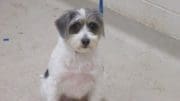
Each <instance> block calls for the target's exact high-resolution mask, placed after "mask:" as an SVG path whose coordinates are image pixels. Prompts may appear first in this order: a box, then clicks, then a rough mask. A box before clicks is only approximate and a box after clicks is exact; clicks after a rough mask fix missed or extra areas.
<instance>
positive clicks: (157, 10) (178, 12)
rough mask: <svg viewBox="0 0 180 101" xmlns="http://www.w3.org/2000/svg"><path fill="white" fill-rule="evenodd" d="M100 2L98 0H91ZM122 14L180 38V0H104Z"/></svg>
mask: <svg viewBox="0 0 180 101" xmlns="http://www.w3.org/2000/svg"><path fill="white" fill-rule="evenodd" d="M91 1H94V2H98V0H91ZM104 2H105V5H106V6H107V7H108V8H110V9H112V10H114V11H116V12H118V13H120V14H121V15H124V16H127V17H129V18H132V19H135V20H137V21H138V22H140V23H143V24H145V25H147V26H149V27H151V28H154V29H156V30H159V31H161V32H164V33H165V34H167V35H169V36H171V37H173V38H176V39H180V0H104Z"/></svg>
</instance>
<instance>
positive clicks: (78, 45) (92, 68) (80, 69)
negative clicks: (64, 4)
mask: <svg viewBox="0 0 180 101" xmlns="http://www.w3.org/2000/svg"><path fill="white" fill-rule="evenodd" d="M55 24H56V27H57V29H58V31H59V33H60V37H59V40H58V43H57V45H56V47H55V49H54V51H53V53H52V55H51V59H50V62H49V68H48V69H47V71H46V72H45V73H44V76H43V78H42V91H43V92H42V93H43V94H44V96H45V98H46V101H89V98H90V96H91V94H92V92H93V91H94V89H95V85H96V83H97V81H98V80H97V79H98V75H99V74H101V73H102V71H103V66H102V65H101V63H100V62H99V59H98V56H97V45H98V42H99V40H100V38H101V37H102V36H103V35H104V24H103V18H102V15H101V14H100V13H99V12H98V10H95V9H88V8H85V9H84V8H81V9H76V10H70V11H67V12H66V13H65V14H63V15H62V16H61V17H60V18H59V19H57V20H56V22H55Z"/></svg>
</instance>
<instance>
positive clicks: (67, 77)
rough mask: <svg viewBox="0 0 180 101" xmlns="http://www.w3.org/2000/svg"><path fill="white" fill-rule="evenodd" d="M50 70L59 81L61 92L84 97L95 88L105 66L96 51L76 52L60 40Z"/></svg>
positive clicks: (58, 85)
mask: <svg viewBox="0 0 180 101" xmlns="http://www.w3.org/2000/svg"><path fill="white" fill-rule="evenodd" d="M49 70H50V72H51V73H52V75H50V76H51V77H52V78H54V80H56V82H57V87H58V88H57V89H58V91H59V92H60V93H65V94H66V95H69V96H74V97H82V96H84V95H85V94H87V93H88V92H90V91H91V90H92V89H93V88H94V86H95V84H96V80H97V78H98V75H99V74H101V73H102V71H103V66H102V65H101V64H100V62H99V60H98V58H97V54H96V52H92V53H88V54H79V53H75V52H72V51H71V50H70V49H67V47H65V45H64V44H63V42H62V41H60V42H58V44H57V46H56V48H55V50H54V52H53V54H52V57H51V60H50V63H49Z"/></svg>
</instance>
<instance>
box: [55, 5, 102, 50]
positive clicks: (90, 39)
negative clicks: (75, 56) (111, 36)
mask: <svg viewBox="0 0 180 101" xmlns="http://www.w3.org/2000/svg"><path fill="white" fill-rule="evenodd" d="M55 23H56V27H57V29H58V31H59V33H60V35H61V37H62V38H63V39H64V40H65V43H66V44H67V45H68V46H70V47H71V48H72V49H73V50H74V51H76V52H78V53H86V52H89V51H91V50H93V49H95V48H96V47H97V44H98V41H99V39H100V38H101V36H103V35H104V24H103V18H102V15H101V14H100V13H99V12H98V10H95V9H87V8H86V9H83V8H81V9H78V10H70V11H67V12H66V13H65V14H63V15H62V16H61V17H60V18H59V19H57V20H56V22H55Z"/></svg>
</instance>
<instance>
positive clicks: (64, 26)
mask: <svg viewBox="0 0 180 101" xmlns="http://www.w3.org/2000/svg"><path fill="white" fill-rule="evenodd" d="M76 14H77V12H76V11H75V10H71V11H67V12H66V13H65V14H63V15H62V16H61V17H60V18H59V19H57V20H56V21H55V25H56V28H57V29H58V31H59V33H60V35H61V37H63V38H65V37H66V36H67V32H68V25H69V23H70V21H71V20H72V19H73V18H74V17H75V16H76Z"/></svg>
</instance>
